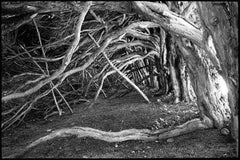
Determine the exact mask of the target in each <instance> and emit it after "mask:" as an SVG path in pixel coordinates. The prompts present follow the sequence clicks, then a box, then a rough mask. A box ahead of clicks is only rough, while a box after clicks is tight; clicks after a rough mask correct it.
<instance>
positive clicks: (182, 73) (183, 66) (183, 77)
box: [179, 57, 190, 103]
mask: <svg viewBox="0 0 240 160" xmlns="http://www.w3.org/2000/svg"><path fill="white" fill-rule="evenodd" d="M179 69H180V80H181V84H182V85H181V86H182V87H181V94H182V99H183V101H185V102H187V103H188V102H190V98H189V90H188V87H187V75H186V64H185V62H184V59H183V58H182V57H180V63H179Z"/></svg>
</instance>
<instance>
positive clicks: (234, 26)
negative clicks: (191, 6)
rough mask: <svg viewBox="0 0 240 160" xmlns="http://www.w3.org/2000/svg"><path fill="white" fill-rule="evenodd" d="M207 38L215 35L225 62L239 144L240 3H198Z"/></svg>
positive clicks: (218, 49)
mask: <svg viewBox="0 0 240 160" xmlns="http://www.w3.org/2000/svg"><path fill="white" fill-rule="evenodd" d="M198 6H199V11H200V15H201V19H202V21H203V24H205V28H206V32H207V33H206V37H205V38H206V39H207V38H209V36H208V35H211V36H212V38H213V44H214V46H215V49H216V52H217V55H216V56H217V57H218V59H219V60H220V62H221V64H220V65H221V66H220V67H221V69H222V72H221V75H222V76H223V78H224V80H225V81H226V83H227V86H228V98H229V99H228V100H229V105H230V108H231V111H232V123H231V126H232V127H231V134H232V136H233V138H235V139H236V140H237V142H238V126H237V125H236V124H238V98H239V95H238V90H239V79H238V76H239V75H238V45H239V44H238V3H237V2H222V3H218V2H207V3H200V2H199V3H198Z"/></svg>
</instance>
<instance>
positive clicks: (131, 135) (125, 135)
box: [8, 117, 213, 158]
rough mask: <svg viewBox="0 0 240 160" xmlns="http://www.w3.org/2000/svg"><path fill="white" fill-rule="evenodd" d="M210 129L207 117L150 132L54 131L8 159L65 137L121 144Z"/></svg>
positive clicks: (87, 129)
mask: <svg viewBox="0 0 240 160" xmlns="http://www.w3.org/2000/svg"><path fill="white" fill-rule="evenodd" d="M212 127H213V123H212V121H210V119H208V118H207V117H205V118H204V119H203V120H200V119H199V118H196V119H193V120H190V121H188V122H186V123H184V124H182V125H179V126H176V127H171V128H164V129H159V130H156V131H152V130H149V129H127V130H123V131H120V132H106V131H101V130H98V129H94V128H89V127H77V126H75V127H71V128H63V129H59V130H55V131H53V132H52V133H50V134H48V135H46V136H44V137H41V138H39V139H37V140H36V141H34V142H32V143H31V144H29V145H28V146H27V147H26V148H25V149H24V150H22V151H21V153H18V154H14V155H10V156H9V157H8V158H10V157H11V158H12V157H17V156H20V155H23V154H24V153H26V152H27V151H28V150H29V149H31V148H33V147H35V146H36V145H38V144H40V143H43V142H46V141H48V140H51V139H53V138H56V137H67V136H72V135H76V136H77V137H78V138H81V137H92V138H94V139H99V140H103V141H106V142H123V141H127V140H143V141H153V140H156V139H166V138H170V137H176V136H179V135H182V134H186V133H189V132H192V131H195V130H198V129H207V128H212Z"/></svg>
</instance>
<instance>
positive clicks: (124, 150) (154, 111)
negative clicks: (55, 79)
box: [2, 93, 236, 158]
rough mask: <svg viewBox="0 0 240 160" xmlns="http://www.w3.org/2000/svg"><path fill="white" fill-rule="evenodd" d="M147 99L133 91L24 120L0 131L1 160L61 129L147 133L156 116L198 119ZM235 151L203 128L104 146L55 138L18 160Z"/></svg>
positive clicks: (190, 110) (172, 120) (182, 108)
mask: <svg viewBox="0 0 240 160" xmlns="http://www.w3.org/2000/svg"><path fill="white" fill-rule="evenodd" d="M151 101H152V103H151V104H148V103H146V101H144V99H143V98H142V97H141V96H140V95H139V94H137V93H131V94H128V95H126V96H124V97H121V98H112V99H103V98H99V99H98V100H97V102H96V103H95V104H94V105H93V107H92V108H90V109H89V108H88V106H89V104H87V103H85V104H79V105H76V106H73V107H72V108H73V110H74V113H73V114H70V113H65V114H63V115H62V116H61V117H60V116H58V115H57V114H56V115H54V116H51V117H49V118H48V119H47V120H42V119H41V120H40V119H34V118H33V119H32V120H31V121H25V122H24V123H23V124H21V125H20V126H18V127H16V128H12V129H9V130H7V131H6V132H4V133H2V157H7V156H9V155H11V154H14V153H17V152H19V150H21V149H22V148H24V147H26V146H27V145H28V144H29V143H31V142H33V141H35V140H36V139H38V138H40V137H43V136H45V135H47V134H48V133H50V132H51V131H53V130H56V129H61V128H65V127H71V126H82V127H92V128H96V129H100V130H104V131H120V130H124V129H131V128H136V129H143V128H148V129H150V126H153V124H154V123H155V121H156V120H157V121H158V120H159V118H160V117H161V118H162V119H164V121H166V122H167V123H169V124H178V123H183V122H186V121H187V120H189V119H192V118H194V117H197V116H198V110H197V108H196V106H194V105H186V104H177V105H172V104H167V103H159V102H157V98H155V97H154V98H151ZM235 148H236V144H235V143H233V142H231V141H229V139H228V138H227V137H224V136H222V135H221V134H220V132H219V131H218V130H217V129H209V130H201V131H195V132H192V133H189V134H185V135H182V136H178V137H174V138H172V139H168V140H157V141H150V142H144V141H136V140H135V141H125V142H120V143H109V142H105V141H101V140H96V139H93V138H77V137H76V136H70V137H60V138H55V139H52V140H49V141H47V142H43V143H41V144H39V145H37V146H36V147H34V148H32V149H30V150H29V151H27V152H26V153H24V154H23V155H21V158H163V157H167V158H173V157H177V158H182V157H184V158H186V157H205V158H210V157H235V156H236V150H235Z"/></svg>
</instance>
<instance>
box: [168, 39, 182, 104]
mask: <svg viewBox="0 0 240 160" xmlns="http://www.w3.org/2000/svg"><path fill="white" fill-rule="evenodd" d="M167 42H168V44H167V45H168V47H167V48H168V52H169V70H170V76H171V81H172V86H173V93H174V103H178V102H180V86H179V81H178V77H177V71H176V67H175V66H176V65H175V60H176V56H177V55H176V50H175V47H174V41H173V38H172V36H170V35H169V36H168V40H167Z"/></svg>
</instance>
